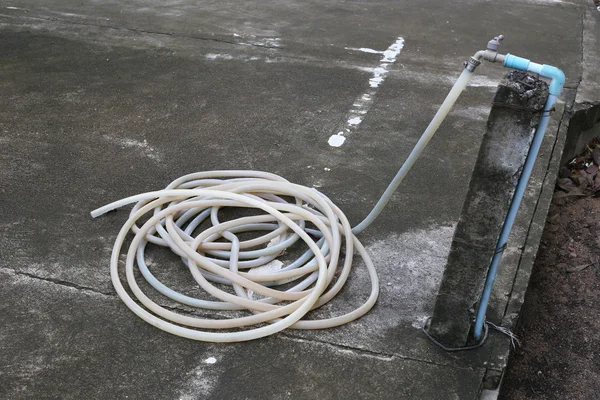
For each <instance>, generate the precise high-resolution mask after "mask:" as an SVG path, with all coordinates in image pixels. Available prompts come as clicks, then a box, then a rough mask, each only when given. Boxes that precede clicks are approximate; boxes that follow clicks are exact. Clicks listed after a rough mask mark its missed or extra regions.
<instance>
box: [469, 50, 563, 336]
mask: <svg viewBox="0 0 600 400" xmlns="http://www.w3.org/2000/svg"><path fill="white" fill-rule="evenodd" d="M504 66H505V67H507V68H514V69H519V70H521V71H529V72H534V73H537V74H540V75H541V76H543V77H545V78H550V79H552V82H551V83H550V87H549V93H550V95H549V96H548V100H546V105H545V106H544V113H543V115H542V118H541V119H540V123H539V125H538V127H537V130H536V131H535V135H534V137H533V141H532V142H531V147H530V148H529V153H528V154H527V158H526V160H525V165H524V166H523V172H522V173H521V177H520V178H519V182H518V184H517V188H516V190H515V194H514V196H513V199H512V201H511V204H510V208H509V210H508V214H507V215H506V219H505V220H504V225H503V226H502V231H501V232H500V237H499V238H498V244H497V251H496V254H494V257H493V258H492V262H491V264H490V268H489V271H488V275H487V278H486V281H485V286H484V288H483V293H482V294H481V301H480V302H479V308H478V309H477V317H476V319H475V329H474V331H473V335H474V336H475V339H477V340H480V339H481V335H482V333H483V326H484V324H485V314H486V312H487V307H488V303H489V300H490V295H491V294H492V288H493V287H494V280H495V279H496V274H497V272H498V266H499V265H500V260H501V259H502V250H503V249H504V248H505V246H506V243H507V242H508V236H509V235H510V231H511V230H512V227H513V224H514V222H515V218H516V216H517V212H518V211H519V206H520V205H521V200H523V195H524V194H525V189H526V188H527V183H528V182H529V177H530V176H531V171H532V170H533V166H534V164H535V160H536V158H537V155H538V153H539V150H540V147H541V145H542V141H543V139H544V135H545V134H546V128H547V127H548V121H549V120H550V110H551V109H552V107H553V106H554V103H555V102H556V99H557V97H558V95H559V94H560V92H561V91H562V87H563V84H564V82H565V75H564V74H563V72H562V71H561V70H560V69H558V68H556V67H552V66H550V65H540V64H536V63H532V62H530V61H529V60H527V59H525V58H521V57H516V56H513V55H511V54H507V55H506V57H505V59H504Z"/></svg>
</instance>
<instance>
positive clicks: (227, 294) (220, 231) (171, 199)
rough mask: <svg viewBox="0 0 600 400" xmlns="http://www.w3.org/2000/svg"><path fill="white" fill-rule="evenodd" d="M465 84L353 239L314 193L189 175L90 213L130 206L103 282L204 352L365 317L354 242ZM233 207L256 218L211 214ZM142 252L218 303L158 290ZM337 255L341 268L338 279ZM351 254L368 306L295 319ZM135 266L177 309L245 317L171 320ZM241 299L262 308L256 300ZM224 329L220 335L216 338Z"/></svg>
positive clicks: (239, 174)
mask: <svg viewBox="0 0 600 400" xmlns="http://www.w3.org/2000/svg"><path fill="white" fill-rule="evenodd" d="M469 77H470V72H468V71H467V70H465V71H464V72H463V74H462V75H461V77H460V78H459V79H458V80H457V83H456V84H455V85H454V87H453V88H452V90H451V91H450V93H449V94H448V96H447V98H446V100H445V101H444V103H443V104H442V106H441V107H440V109H439V110H438V112H437V113H436V115H435V117H434V118H433V120H432V121H431V123H430V124H429V126H428V127H427V129H426V131H425V132H424V133H423V135H422V136H421V138H420V139H419V142H418V143H417V145H416V146H415V148H414V149H413V151H412V152H411V154H410V155H409V157H408V159H407V160H406V162H405V163H404V165H403V166H402V168H401V169H400V171H399V172H398V174H396V176H395V177H394V179H393V180H392V182H391V183H390V185H389V187H388V188H387V190H386V191H385V193H384V195H383V196H382V198H381V199H380V200H379V202H378V203H377V205H376V207H375V208H374V209H373V210H372V211H371V213H370V214H369V215H368V216H367V218H365V220H364V221H363V222H361V223H360V224H359V225H358V226H357V227H355V228H354V229H352V228H351V227H350V223H349V222H348V220H347V218H346V216H345V215H344V213H343V212H342V211H341V210H340V209H339V208H338V207H337V206H336V205H335V204H333V202H331V200H329V199H328V198H327V197H326V196H325V195H323V194H322V193H320V192H318V191H317V190H315V189H311V188H307V187H305V186H301V185H296V184H293V183H290V182H288V181H287V180H285V179H283V178H282V177H280V176H278V175H275V174H271V173H267V172H260V171H210V172H199V173H194V174H189V175H186V176H183V177H181V178H179V179H176V180H175V181H173V182H172V183H171V184H169V185H168V186H167V187H166V188H165V189H164V190H159V191H155V192H148V193H143V194H139V195H136V196H132V197H128V198H125V199H123V200H119V201H116V202H114V203H111V204H108V205H106V206H104V207H101V208H99V209H97V210H94V211H92V213H91V215H92V217H94V218H95V217H98V216H100V215H102V214H104V213H106V212H108V211H111V210H114V209H116V208H119V207H122V206H124V205H127V204H131V203H137V204H136V205H135V206H134V207H133V209H132V210H131V213H130V216H129V219H128V220H127V221H126V222H125V224H124V225H123V227H122V228H121V230H120V232H119V234H118V236H117V239H116V240H115V245H114V247H113V251H112V255H111V261H110V264H111V267H110V270H111V279H112V282H113V285H114V287H115V289H116V291H117V294H118V295H119V297H120V298H121V299H122V300H123V302H124V303H125V304H126V305H127V307H129V308H130V309H131V310H132V311H133V312H134V313H135V314H137V315H138V316H139V317H140V318H142V319H143V320H145V321H147V322H148V323H150V324H152V325H153V326H156V327H157V328H160V329H162V330H164V331H167V332H170V333H173V334H175V335H179V336H182V337H186V338H189V339H195V340H202V341H211V342H238V341H245V340H252V339H257V338H260V337H264V336H267V335H271V334H273V333H276V332H279V331H281V330H283V329H286V328H294V329H322V328H330V327H334V326H339V325H342V324H345V323H347V322H350V321H353V320H355V319H357V318H359V317H361V316H363V315H364V314H366V313H367V312H368V311H369V310H370V309H371V308H372V307H373V305H374V304H375V302H376V301H377V296H378V294H379V283H378V278H377V273H376V271H375V267H374V265H373V262H372V261H371V258H370V257H369V255H368V253H367V252H366V250H365V248H364V247H363V245H362V244H361V243H360V241H359V240H358V239H357V238H356V236H355V233H358V232H360V231H362V230H363V229H365V228H366V227H367V226H368V225H369V224H370V223H371V222H372V221H373V220H374V219H375V217H376V216H377V215H378V214H379V213H380V212H381V210H382V209H383V207H384V206H385V204H386V203H387V201H388V200H389V198H390V197H391V195H392V194H393V192H394V190H395V189H396V188H397V187H398V185H399V184H400V182H401V181H402V179H403V178H404V177H405V176H406V174H407V172H408V170H409V169H410V167H411V166H412V165H413V164H414V162H415V161H416V159H417V158H418V157H419V155H420V154H421V152H422V151H423V149H424V148H425V146H426V145H427V143H428V142H429V140H430V139H431V137H432V136H433V134H434V133H435V131H436V130H437V128H438V127H439V125H440V124H441V122H442V121H443V119H444V118H445V117H446V115H447V113H448V111H449V110H450V108H451V107H452V105H453V104H454V102H455V101H456V99H457V97H458V95H459V94H460V92H462V90H463V89H464V88H465V87H466V85H467V83H468V80H469ZM290 199H291V201H290ZM231 207H238V208H251V209H254V210H260V211H261V213H260V214H259V215H252V216H245V217H238V218H235V219H232V220H228V221H221V220H220V219H219V210H221V209H225V208H231ZM149 213H151V216H150V217H149V218H148V219H147V221H146V222H145V223H143V224H142V226H141V227H140V226H138V225H136V223H137V222H138V221H139V220H140V219H141V218H142V217H143V216H145V215H146V214H149ZM209 222H210V224H211V226H210V227H207V228H205V229H203V230H202V229H201V228H202V227H201V225H202V224H204V225H207V224H208V223H209ZM130 230H131V231H132V232H133V233H134V234H135V236H134V238H133V240H132V242H131V244H130V246H129V249H128V250H127V257H126V260H125V274H126V279H127V283H128V285H129V288H130V290H131V292H132V293H133V296H134V297H135V298H136V299H137V301H138V302H139V303H141V304H142V305H143V307H142V305H140V304H138V302H136V301H135V300H134V299H133V298H132V297H131V296H130V295H129V293H128V292H127V291H126V290H125V288H124V287H123V284H122V282H121V279H120V278H119V257H120V254H121V251H122V248H123V245H124V241H125V238H126V236H127V234H128V232H129V231H130ZM197 231H200V232H199V233H198V232H197ZM250 232H254V233H255V234H256V232H260V233H261V235H260V236H258V237H253V238H252V239H247V240H240V239H239V237H238V236H239V235H244V234H248V233H250ZM298 241H303V242H304V243H305V244H306V246H308V248H309V250H308V251H306V252H305V253H304V254H302V255H301V256H300V257H298V258H297V259H296V260H295V261H293V262H291V263H290V264H288V265H287V266H285V267H284V268H281V269H280V270H278V271H274V272H265V271H264V268H263V269H261V270H259V271H260V272H257V271H256V270H255V269H256V268H259V267H262V266H265V265H266V264H268V263H270V262H271V261H273V260H274V259H276V258H277V257H278V256H279V255H280V254H281V253H282V252H283V251H285V250H286V249H288V248H289V247H290V246H292V245H293V244H294V243H296V242H298ZM148 242H150V243H153V244H155V245H158V246H165V247H169V248H170V249H171V250H172V251H173V252H175V253H176V254H178V255H179V256H181V257H182V259H183V261H184V262H185V263H186V265H187V267H188V268H189V270H190V273H191V275H192V277H193V278H194V280H195V281H196V282H197V283H198V285H199V286H200V288H202V289H203V290H204V291H205V292H206V293H207V294H208V295H210V296H212V297H213V298H216V299H217V300H206V299H198V298H192V297H189V296H185V295H183V294H181V293H179V292H176V291H175V290H173V289H171V288H168V287H167V286H165V285H164V284H163V283H162V282H160V281H158V280H157V279H156V278H155V277H154V276H153V275H152V273H151V272H150V270H149V269H148V267H147V265H146V263H145V260H144V252H145V248H146V245H147V244H148ZM274 242H276V244H274V245H273V243H274ZM342 246H344V247H345V252H344V261H343V264H342V268H341V270H340V271H338V263H339V261H340V256H341V254H342V253H341V251H342ZM354 250H356V252H357V253H358V254H359V256H360V257H361V258H362V259H363V262H364V264H365V267H366V269H367V271H368V275H369V277H370V280H371V294H370V295H369V298H368V299H367V301H366V302H365V303H364V304H363V305H361V306H360V307H358V308H357V309H355V310H354V311H352V312H349V313H347V314H344V315H341V316H337V317H333V318H327V319H321V320H312V319H311V320H307V319H302V318H303V317H305V316H306V314H307V313H308V312H309V311H311V310H314V309H316V308H318V307H321V306H323V305H324V304H327V303H328V302H329V301H331V300H332V299H333V298H334V297H335V296H336V294H337V293H338V292H339V291H340V290H341V289H342V287H343V286H344V284H345V283H346V280H347V279H348V276H349V274H350V270H351V268H352V259H353V254H354ZM136 265H137V267H138V268H139V270H140V272H141V273H142V275H143V276H144V278H145V279H146V280H147V281H148V283H149V284H150V285H152V286H153V287H154V288H155V289H156V290H157V291H159V292H160V293H162V294H163V295H165V296H167V297H169V298H171V299H173V300H175V301H177V302H180V303H182V304H186V305H188V306H192V307H198V308H202V309H208V310H248V311H249V312H250V315H248V316H244V317H232V318H229V319H205V318H195V317H191V316H188V315H182V314H178V313H175V312H172V311H170V310H168V309H166V308H164V307H161V306H160V305H158V304H157V303H155V302H154V301H152V300H151V299H150V298H149V297H148V296H146V295H145V294H144V293H143V292H142V290H141V289H140V287H139V286H138V284H137V282H136V279H135V276H134V268H135V266H136ZM224 285H226V286H225V287H224ZM226 287H232V289H233V290H227V289H226ZM248 291H252V292H254V293H257V294H259V295H261V296H262V298H260V299H254V298H253V297H251V296H249V295H248ZM144 307H145V308H144ZM222 329H226V330H228V331H226V332H223V331H215V330H222Z"/></svg>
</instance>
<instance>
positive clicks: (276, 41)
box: [0, 0, 587, 399]
mask: <svg viewBox="0 0 600 400" xmlns="http://www.w3.org/2000/svg"><path fill="white" fill-rule="evenodd" d="M586 5H587V3H585V4H584V3H583V2H568V1H558V0H557V1H542V0H539V1H519V2H517V1H508V2H503V3H502V6H499V4H498V3H497V2H475V1H456V2H438V1H433V0H425V1H420V2H418V3H417V2H411V1H396V2H392V1H377V2H368V3H367V2H354V1H352V2H339V1H295V2H292V1H290V2H280V1H247V2H234V1H205V2H202V3H201V4H197V2H192V1H181V0H179V1H165V2H153V1H149V0H136V1H130V2H127V4H124V2H117V1H102V2H98V1H94V0H85V1H76V2H75V1H68V0H49V1H45V2H43V6H41V5H38V2H36V1H32V0H23V1H21V0H14V1H12V0H11V1H10V2H9V3H5V4H3V5H2V6H0V50H1V53H2V56H1V57H0V88H1V93H2V95H1V96H0V145H1V147H0V205H1V210H2V213H1V214H0V287H1V288H2V291H1V293H2V295H1V296H2V302H0V319H1V320H2V321H3V324H2V326H0V337H1V339H2V340H0V397H2V398H7V399H26V398H32V399H33V398H35V399H40V398H61V399H80V398H84V397H87V398H94V399H96V398H98V399H100V398H102V399H104V398H106V399H114V398H119V399H125V398H127V399H138V398H139V399H204V398H207V399H208V398H211V399H288V398H289V399H299V398H310V399H313V398H314V399H317V398H318V399H338V398H345V399H347V398H350V399H352V398H365V399H367V398H369V399H370V398H372V399H387V398H389V399H398V398H407V399H409V398H410V399H412V398H419V399H421V398H423V399H425V398H426V399H475V398H478V396H479V393H480V391H481V388H482V386H483V383H482V382H484V380H485V379H484V376H485V375H486V372H488V371H489V369H490V368H496V369H500V370H501V368H503V366H504V363H505V359H504V357H505V356H504V354H505V351H504V350H505V349H506V348H507V342H506V340H505V338H503V337H501V336H497V335H493V336H492V337H491V338H490V341H489V342H488V343H487V344H486V345H485V346H484V347H482V348H481V349H479V350H478V351H474V352H470V353H463V354H448V353H444V352H442V351H441V350H439V349H438V348H436V347H434V346H432V345H431V343H430V342H429V341H428V340H427V339H426V338H425V337H424V336H423V334H422V333H421V331H420V327H421V326H422V324H423V322H424V320H425V318H426V317H427V316H428V315H430V313H431V310H432V306H433V302H434V300H435V295H436V292H437V287H438V285H439V280H440V278H441V275H442V272H443V267H444V263H445V257H446V255H447V253H448V250H449V245H450V241H451V239H452V234H453V229H454V226H455V223H456V221H457V220H458V217H459V213H460V211H461V207H462V203H463V200H464V196H465V194H466V189H467V186H468V182H469V177H470V175H471V169H472V167H473V164H474V162H475V157H476V155H477V151H478V147H479V141H480V138H481V135H482V133H483V131H484V130H485V123H486V119H487V114H488V112H489V107H490V101H491V99H492V97H493V93H494V91H495V87H496V84H497V81H498V80H499V78H500V77H501V76H502V74H503V73H504V72H505V71H503V70H502V69H501V68H500V66H495V65H483V66H482V67H480V68H479V70H478V75H477V77H476V78H475V79H474V80H473V81H472V83H471V85H470V87H469V88H468V89H467V91H466V92H465V93H464V95H463V96H462V97H461V98H460V100H459V102H458V104H457V106H456V107H455V108H454V110H453V111H452V113H451V114H450V116H449V117H448V119H447V120H446V122H445V123H444V125H443V126H442V128H441V129H440V132H439V133H438V136H436V137H435V138H434V139H433V140H432V142H431V144H430V147H428V149H427V151H426V152H425V154H424V155H423V157H422V159H420V161H419V162H418V163H417V165H416V166H415V168H414V169H413V171H411V174H410V176H409V177H408V178H407V179H406V181H405V182H404V183H403V184H402V186H401V188H400V189H399V191H398V192H397V194H396V195H395V196H394V197H393V199H392V201H391V202H390V204H389V205H388V207H387V208H386V210H385V212H384V213H383V214H382V216H381V217H380V218H379V219H378V220H377V221H376V223H375V224H374V225H373V226H372V227H371V228H369V229H368V230H367V231H366V232H364V233H363V234H361V241H362V242H363V243H364V244H365V245H366V247H367V249H368V251H369V252H370V254H371V256H372V258H373V260H374V262H375V265H376V267H377V269H378V273H379V276H380V279H381V295H380V298H379V301H378V304H377V305H376V307H375V308H374V309H373V310H372V311H371V312H370V313H369V314H368V315H367V316H365V317H363V318H362V319H360V320H359V321H356V322H354V323H352V324H349V325H346V326H343V327H340V328H336V329H331V330H327V331H314V332H298V331H287V332H286V333H282V334H278V335H275V336H273V337H270V338H267V339H262V340H258V341H255V342H250V343H242V344H234V345H222V344H221V345H219V344H210V343H200V342H193V341H190V340H185V339H181V338H178V337H175V336H171V335H169V334H167V333H164V332H162V331H160V330H158V329H156V328H153V327H151V326H150V325H148V324H146V323H145V322H143V321H141V320H140V319H138V318H137V317H135V315H134V314H132V313H131V312H130V311H129V310H128V309H127V308H126V307H125V306H124V305H123V304H122V303H121V301H120V300H119V299H118V297H117V296H116V294H115V293H114V291H113V289H112V285H111V283H110V274H109V270H108V262H109V255H110V251H111V248H112V243H113V241H114V238H115V236H116V234H117V232H118V229H119V227H120V225H121V224H122V223H123V222H124V221H125V218H126V215H127V213H126V211H119V212H116V213H112V214H110V215H107V216H105V217H103V218H100V219H98V220H92V219H91V218H90V217H89V211H90V210H92V209H94V208H96V207H98V206H100V205H103V204H105V203H107V202H109V201H112V200H115V199H118V198H122V197H124V196H127V195H131V194H135V193H140V192H145V191H148V190H153V189H158V188H161V187H164V186H166V185H167V184H168V183H169V182H170V181H171V180H172V179H174V178H176V177H178V176H181V175H183V174H186V173H189V172H194V171H202V170H213V169H259V170H265V171H270V172H274V173H277V174H280V175H282V176H284V177H286V178H287V179H289V180H290V181H293V182H296V183H300V184H303V185H307V186H314V187H317V188H318V189H319V190H321V191H323V192H324V193H326V194H327V195H328V196H329V197H330V198H331V199H332V200H333V201H334V202H335V203H336V204H337V205H338V206H339V207H340V208H341V209H342V210H344V212H345V213H346V215H347V216H348V218H349V219H350V221H351V222H352V223H357V222H359V221H360V220H361V218H362V217H364V216H365V215H366V214H367V213H368V211H369V210H370V208H371V207H372V206H373V204H374V203H375V201H376V200H377V198H378V196H379V195H380V193H381V192H382V191H383V190H384V189H385V187H386V185H387V183H388V181H389V180H390V179H391V178H392V176H393V175H394V174H395V172H396V170H397V168H398V167H399V166H400V165H401V163H402V162H403V160H404V159H405V157H406V156H407V154H408V152H409V151H410V150H411V148H412V146H413V145H414V143H415V142H416V140H417V139H418V137H419V136H420V134H421V132H422V131H423V129H424V128H425V126H426V125H427V123H428V122H429V120H430V119H431V117H432V116H433V114H434V113H435V111H436V110H437V107H438V105H439V104H440V103H441V101H442V100H443V98H444V97H445V95H446V93H447V91H448V90H449V89H450V87H451V85H452V84H453V81H454V79H455V78H456V77H457V76H458V74H459V73H460V71H461V69H462V62H463V61H464V60H466V59H467V58H468V56H469V55H471V54H473V53H474V52H475V51H476V50H478V49H480V48H482V47H484V46H485V44H486V43H487V41H488V40H489V39H490V38H491V37H493V36H495V35H497V34H499V33H503V34H505V36H506V40H505V43H504V44H503V49H502V50H503V52H510V53H513V54H517V55H521V56H524V57H527V58H530V59H532V60H536V61H539V62H542V63H547V64H552V65H557V66H559V67H561V68H563V70H564V71H565V73H566V75H567V85H568V89H567V90H566V91H565V96H563V103H562V105H561V106H560V107H562V108H560V110H562V109H564V108H565V104H566V105H567V108H568V107H569V106H570V105H571V104H570V103H569V102H572V98H574V94H575V91H576V89H577V85H578V83H579V81H580V76H581V75H582V62H581V60H582V15H583V13H584V10H585V6H586ZM399 38H402V39H403V40H404V45H403V48H402V49H401V50H400V52H399V54H398V55H397V57H396V59H395V62H393V64H392V65H391V66H390V67H388V70H389V73H388V74H387V75H386V76H384V77H383V78H384V80H383V81H382V82H379V85H378V87H376V88H373V87H371V86H373V85H372V81H371V82H370V80H372V79H373V78H374V75H373V74H374V72H373V69H374V68H376V67H378V66H380V59H381V57H382V55H381V54H374V53H372V52H365V51H361V50H360V49H361V48H368V49H374V50H377V51H384V50H386V49H388V47H390V46H391V45H393V44H394V43H395V42H398V40H399ZM365 94H367V95H368V96H369V97H371V100H370V101H367V102H362V103H361V101H360V99H361V98H364V95H365ZM356 103H359V104H361V105H360V107H359V110H358V111H365V113H361V114H360V115H362V116H363V119H362V121H361V123H360V124H359V125H358V126H351V127H350V128H351V129H350V132H349V133H348V134H347V135H346V141H345V142H344V144H343V145H342V146H340V147H332V146H330V145H329V143H328V139H329V138H330V136H331V135H333V134H336V133H337V132H339V131H340V130H343V129H345V128H348V127H349V123H348V119H349V118H350V117H353V116H354V115H355V114H354V113H355V112H356V107H357V106H353V104H356ZM353 110H354V111H353ZM557 114H559V113H557ZM559 120H560V115H558V116H555V118H554V122H553V124H554V125H553V126H554V128H553V131H552V132H549V134H548V139H547V143H545V147H544V148H545V149H546V151H545V152H543V155H542V158H541V160H540V163H539V166H538V177H541V178H539V179H537V180H536V179H534V181H533V185H532V191H531V193H530V194H529V199H528V201H529V202H530V203H531V204H534V205H535V204H538V203H539V199H540V190H541V187H542V186H543V181H544V177H545V176H546V175H547V174H546V171H547V168H548V165H549V163H550V162H551V160H552V159H553V157H554V158H555V157H556V154H554V153H553V149H555V144H556V142H557V137H558V138H559V141H560V135H559V129H558V121H559ZM350 125H352V124H350ZM559 148H561V147H560V146H559ZM558 158H560V154H558ZM546 197H547V196H546ZM525 208H527V204H526V205H525ZM535 212H536V211H535V207H533V208H532V209H528V210H527V211H526V213H527V216H525V217H523V218H522V222H521V225H522V229H521V230H522V232H517V233H516V235H521V236H520V240H521V242H523V243H525V242H526V241H527V240H529V241H531V238H530V236H529V234H528V232H529V230H530V229H529V226H530V224H531V220H532V215H534V214H535ZM542 214H543V217H545V213H543V212H542ZM543 217H542V218H543ZM541 225H542V226H543V221H542V224H541ZM517 230H518V229H517ZM528 243H529V242H528ZM515 246H516V247H515V248H519V245H515ZM532 246H533V247H536V246H537V244H536V243H534V245H532ZM526 250H527V248H526ZM521 253H523V246H521V247H520V250H518V251H517V250H515V251H514V252H513V253H512V257H516V258H517V261H515V267H514V268H513V269H512V270H511V269H510V268H509V269H508V271H509V272H507V273H506V276H505V279H504V280H502V279H501V280H500V289H499V292H498V293H496V296H495V298H494V299H495V300H494V301H495V304H493V305H492V306H493V310H504V309H505V308H506V304H507V302H509V300H510V296H512V295H514V294H511V291H512V281H513V280H514V276H515V274H516V271H517V267H518V264H519V261H518V260H519V259H520V254H521ZM152 256H153V257H154V259H155V261H156V263H158V264H160V262H161V261H163V262H166V263H167V264H168V262H169V261H170V260H172V258H170V257H169V256H168V255H164V254H162V253H159V252H157V253H156V254H152ZM355 271H356V273H355V274H354V275H353V276H351V279H350V282H349V284H348V285H347V287H346V288H345V289H344V291H343V292H342V293H341V295H340V298H339V300H337V301H335V302H334V303H333V307H332V308H328V309H326V310H322V311H319V312H320V313H322V314H323V315H329V314H330V313H331V314H335V313H340V312H342V311H344V310H346V309H350V308H352V307H354V306H355V305H356V304H360V303H361V302H362V300H363V298H364V296H366V295H367V294H368V293H367V290H366V288H365V287H364V286H363V284H364V282H365V280H366V279H367V278H366V274H365V273H364V271H363V270H361V268H360V267H359V268H356V269H355ZM162 277H163V278H164V279H166V280H168V281H170V282H172V283H173V284H174V285H181V287H184V288H185V287H186V285H187V286H189V279H188V278H187V276H186V274H185V273H184V272H183V271H181V270H179V269H176V270H166V271H163V272H162ZM511 279H512V280H511ZM503 282H504V285H503ZM507 288H508V289H507ZM189 290H193V288H189ZM507 290H508V292H506V291H507ZM519 294H522V293H516V295H519ZM513 297H514V296H513ZM161 302H162V304H164V305H167V306H169V305H172V304H171V303H170V302H169V301H167V300H164V299H163V300H161ZM493 310H492V311H493ZM497 314H498V315H497V318H499V319H501V318H502V317H503V315H501V314H502V313H499V312H498V313H497ZM210 357H214V358H215V359H216V362H215V363H212V364H210V363H206V362H205V360H207V359H208V358H210Z"/></svg>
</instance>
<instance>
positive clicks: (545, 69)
mask: <svg viewBox="0 0 600 400" xmlns="http://www.w3.org/2000/svg"><path fill="white" fill-rule="evenodd" d="M540 75H542V76H545V77H546V78H550V79H552V81H551V82H550V88H549V89H548V91H549V92H550V94H552V95H555V96H558V95H559V94H560V92H561V91H562V88H563V85H564V84H565V74H564V72H562V71H561V70H560V69H559V68H556V67H553V66H552V65H546V64H544V65H543V66H542V69H541V71H540Z"/></svg>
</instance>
